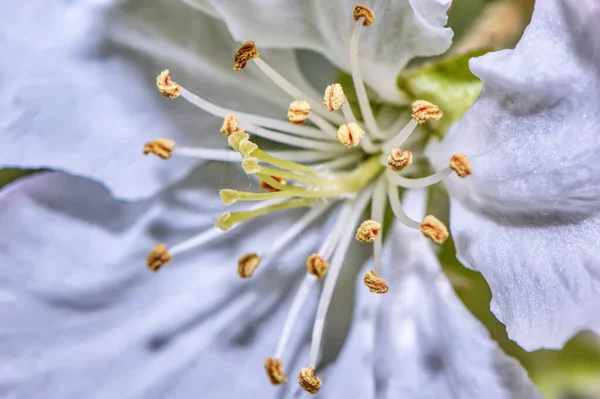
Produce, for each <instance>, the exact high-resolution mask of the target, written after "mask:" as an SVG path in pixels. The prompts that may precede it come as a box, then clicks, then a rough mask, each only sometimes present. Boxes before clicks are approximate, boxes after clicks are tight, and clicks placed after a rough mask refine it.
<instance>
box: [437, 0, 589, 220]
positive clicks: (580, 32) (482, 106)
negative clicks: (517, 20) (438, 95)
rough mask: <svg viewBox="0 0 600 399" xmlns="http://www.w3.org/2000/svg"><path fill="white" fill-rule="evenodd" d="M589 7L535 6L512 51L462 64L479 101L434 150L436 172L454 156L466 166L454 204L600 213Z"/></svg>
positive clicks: (553, 2) (555, 1)
mask: <svg viewBox="0 0 600 399" xmlns="http://www.w3.org/2000/svg"><path fill="white" fill-rule="evenodd" d="M591 3H592V2H583V3H581V2H575V1H571V0H569V1H566V0H546V1H539V2H536V8H535V12H534V14H533V19H532V22H531V24H530V26H529V27H528V28H527V30H526V32H525V34H524V36H523V38H522V39H521V41H520V42H519V44H518V45H517V47H516V48H515V50H504V51H500V52H496V53H491V54H487V55H485V56H483V57H480V58H478V59H474V60H472V61H471V69H472V70H473V72H474V73H475V74H476V75H477V76H479V77H480V78H481V79H482V80H483V91H482V93H481V95H480V97H479V99H478V100H477V101H476V102H475V104H474V105H473V107H472V108H471V109H470V110H469V111H468V112H467V113H466V114H465V116H464V117H463V119H462V120H461V121H460V122H459V123H457V124H456V125H455V126H454V127H453V128H452V129H451V131H450V132H449V133H448V135H447V136H446V139H445V140H444V145H445V152H444V156H443V157H442V159H443V161H442V162H447V160H448V158H449V156H450V155H451V154H452V153H454V152H463V153H466V154H467V155H468V156H469V157H470V159H471V163H472V165H473V175H472V176H470V177H469V178H467V179H464V180H463V181H460V182H459V181H458V178H453V181H454V182H453V185H456V186H459V185H460V187H456V188H455V189H454V194H456V195H468V196H469V197H471V199H472V200H474V201H475V202H476V203H477V202H478V203H480V205H481V206H482V207H485V208H487V209H488V210H489V209H490V208H494V209H501V210H502V211H506V210H510V211H515V212H519V211H520V212H524V211H533V212H555V211H558V212H564V211H568V212H581V213H589V212H591V211H597V210H600V112H598V110H599V108H598V98H600V79H599V76H600V66H599V65H600V62H599V61H600V28H599V27H598V26H599V25H598V24H597V21H598V18H600V10H599V9H598V7H596V8H595V11H594V9H593V8H592V7H591V6H592V4H591ZM585 4H588V5H587V10H586V6H585ZM579 14H582V15H579ZM584 16H585V17H584ZM584 18H586V19H584Z"/></svg>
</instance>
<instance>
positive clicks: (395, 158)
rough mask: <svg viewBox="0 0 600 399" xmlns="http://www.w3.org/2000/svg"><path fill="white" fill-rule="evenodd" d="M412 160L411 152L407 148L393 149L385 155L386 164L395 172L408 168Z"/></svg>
mask: <svg viewBox="0 0 600 399" xmlns="http://www.w3.org/2000/svg"><path fill="white" fill-rule="evenodd" d="M412 161H413V156H412V152H410V151H408V150H404V151H402V150H393V151H392V152H391V153H390V155H388V157H387V163H388V166H389V167H390V169H391V170H393V171H395V172H400V171H401V170H404V169H406V168H408V167H409V166H410V164H411V163H412Z"/></svg>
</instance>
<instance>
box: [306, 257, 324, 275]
mask: <svg viewBox="0 0 600 399" xmlns="http://www.w3.org/2000/svg"><path fill="white" fill-rule="evenodd" d="M306 269H307V270H308V272H309V273H310V274H312V275H313V276H317V277H318V278H323V276H325V274H326V273H327V269H329V262H327V261H326V260H325V259H323V258H322V257H321V256H320V255H318V254H312V255H311V256H309V257H308V259H307V260H306Z"/></svg>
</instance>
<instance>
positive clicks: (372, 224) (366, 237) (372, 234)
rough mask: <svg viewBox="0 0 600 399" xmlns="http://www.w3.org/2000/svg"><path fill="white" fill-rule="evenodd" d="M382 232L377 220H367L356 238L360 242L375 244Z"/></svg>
mask: <svg viewBox="0 0 600 399" xmlns="http://www.w3.org/2000/svg"><path fill="white" fill-rule="evenodd" d="M380 231H381V224H379V222H377V221H375V220H365V221H364V222H362V223H361V225H360V226H359V227H358V229H357V230H356V236H355V238H356V239H357V240H358V241H360V242H365V243H367V242H373V241H375V239H376V238H377V235H378V234H379V232H380Z"/></svg>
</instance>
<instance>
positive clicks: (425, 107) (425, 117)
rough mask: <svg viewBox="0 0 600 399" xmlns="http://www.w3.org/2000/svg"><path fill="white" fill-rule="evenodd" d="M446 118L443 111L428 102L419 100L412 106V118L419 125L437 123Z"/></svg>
mask: <svg viewBox="0 0 600 399" xmlns="http://www.w3.org/2000/svg"><path fill="white" fill-rule="evenodd" d="M442 116H444V114H443V112H442V110H441V109H440V108H439V107H438V106H437V105H434V104H432V103H430V102H428V101H423V100H418V101H415V102H414V103H413V105H412V117H413V119H414V120H416V121H417V122H419V123H424V122H426V121H437V120H440V119H441V118H442Z"/></svg>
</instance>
